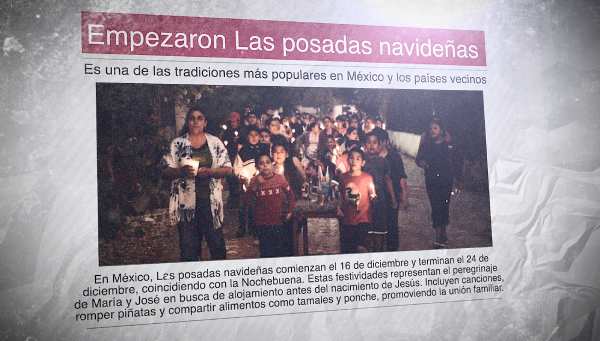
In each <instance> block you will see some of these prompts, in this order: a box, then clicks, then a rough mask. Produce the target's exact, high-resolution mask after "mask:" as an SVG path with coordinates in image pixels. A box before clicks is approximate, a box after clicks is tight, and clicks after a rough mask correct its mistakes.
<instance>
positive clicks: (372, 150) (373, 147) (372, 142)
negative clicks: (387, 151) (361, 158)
mask: <svg viewBox="0 0 600 341" xmlns="http://www.w3.org/2000/svg"><path fill="white" fill-rule="evenodd" d="M366 147H367V153H369V154H371V155H378V154H379V153H381V143H379V140H378V139H377V137H375V136H373V135H370V136H369V137H368V138H367V145H366Z"/></svg>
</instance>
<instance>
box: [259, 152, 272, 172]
mask: <svg viewBox="0 0 600 341" xmlns="http://www.w3.org/2000/svg"><path fill="white" fill-rule="evenodd" d="M256 167H257V168H258V172H259V173H260V175H262V176H266V177H270V176H271V175H273V162H272V161H271V158H270V157H269V156H268V155H263V156H261V157H260V158H259V159H258V165H256Z"/></svg>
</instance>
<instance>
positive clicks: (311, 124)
mask: <svg viewBox="0 0 600 341" xmlns="http://www.w3.org/2000/svg"><path fill="white" fill-rule="evenodd" d="M317 124H318V123H317V122H312V123H310V124H309V125H308V127H307V128H306V131H311V130H313V128H314V127H315V126H316V125H317ZM319 128H321V126H319Z"/></svg>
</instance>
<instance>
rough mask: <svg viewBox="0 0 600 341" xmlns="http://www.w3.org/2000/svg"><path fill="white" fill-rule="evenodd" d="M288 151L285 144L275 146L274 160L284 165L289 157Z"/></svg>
mask: <svg viewBox="0 0 600 341" xmlns="http://www.w3.org/2000/svg"><path fill="white" fill-rule="evenodd" d="M287 156H288V155H287V152H286V151H285V148H283V146H275V148H274V149H273V161H274V162H275V163H276V164H278V165H283V163H284V162H285V159H286V158H287Z"/></svg>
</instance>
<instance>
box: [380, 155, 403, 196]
mask: <svg viewBox="0 0 600 341" xmlns="http://www.w3.org/2000/svg"><path fill="white" fill-rule="evenodd" d="M385 161H386V162H387V163H388V167H389V169H390V178H391V179H392V185H393V187H394V194H395V195H396V199H398V198H400V194H401V192H402V187H401V186H400V181H401V180H402V179H406V171H405V170H404V162H402V157H401V156H400V153H398V151H397V150H394V149H392V150H389V151H388V153H387V155H386V156H385Z"/></svg>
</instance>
